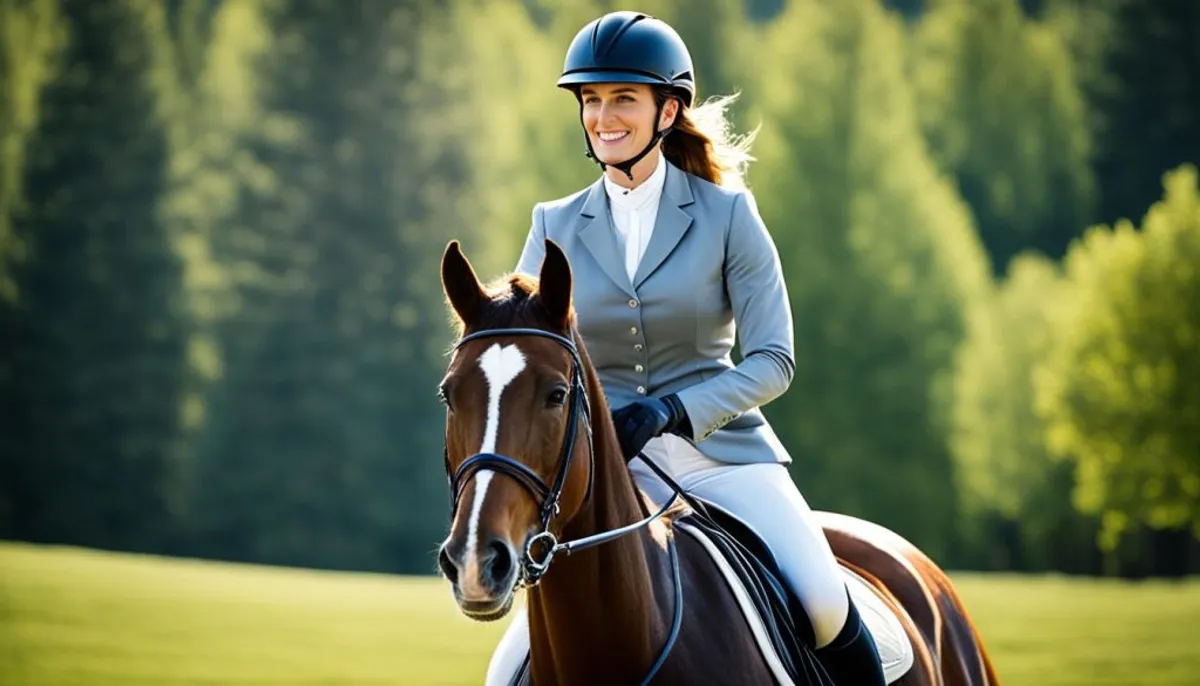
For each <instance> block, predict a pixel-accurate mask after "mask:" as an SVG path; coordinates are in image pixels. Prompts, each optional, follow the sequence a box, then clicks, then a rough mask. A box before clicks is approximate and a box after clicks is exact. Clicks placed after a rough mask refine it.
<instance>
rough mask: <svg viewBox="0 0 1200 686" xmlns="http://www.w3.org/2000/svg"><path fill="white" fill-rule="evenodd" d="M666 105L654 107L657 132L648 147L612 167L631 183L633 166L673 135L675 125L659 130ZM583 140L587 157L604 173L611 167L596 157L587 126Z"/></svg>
mask: <svg viewBox="0 0 1200 686" xmlns="http://www.w3.org/2000/svg"><path fill="white" fill-rule="evenodd" d="M576 96H577V97H578V92H577V93H576ZM665 104H666V100H663V101H662V102H661V103H659V104H657V105H655V107H654V128H655V131H654V136H653V137H651V138H650V142H649V143H647V144H646V147H645V148H642V151H641V152H639V153H638V154H636V155H634V156H633V157H631V158H629V159H627V160H625V161H624V162H617V163H616V164H613V165H611V166H613V167H615V168H616V169H620V170H621V171H623V172H625V176H628V177H629V180H630V181H633V166H634V165H635V164H637V163H638V162H641V161H642V158H643V157H645V156H646V155H649V154H650V151H651V150H653V149H654V146H655V145H657V144H658V142H659V141H660V140H662V139H664V138H666V137H667V134H669V133H671V130H672V129H673V128H675V125H674V124H671V125H669V126H667V128H665V129H663V130H661V131H659V130H658V122H659V121H660V120H661V119H662V111H663V105H665ZM579 122H580V124H583V98H582V97H580V98H579ZM583 140H584V142H585V143H587V152H586V153H584V154H585V155H587V157H588V158H590V159H591V160H592V161H593V162H595V163H596V164H598V165H600V170H601V171H604V169H605V168H606V167H608V166H609V165H607V164H605V163H604V162H601V161H600V158H599V157H597V156H596V151H595V150H594V149H593V148H592V137H591V136H589V135H588V132H587V126H586V125H585V126H584V129H583Z"/></svg>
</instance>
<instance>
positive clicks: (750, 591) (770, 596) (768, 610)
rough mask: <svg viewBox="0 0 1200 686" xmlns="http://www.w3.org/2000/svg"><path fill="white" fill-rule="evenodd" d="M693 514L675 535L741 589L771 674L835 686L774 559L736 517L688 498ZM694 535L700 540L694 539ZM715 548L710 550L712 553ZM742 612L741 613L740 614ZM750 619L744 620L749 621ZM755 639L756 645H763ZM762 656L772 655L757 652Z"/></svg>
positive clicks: (525, 682) (525, 684) (526, 681)
mask: <svg viewBox="0 0 1200 686" xmlns="http://www.w3.org/2000/svg"><path fill="white" fill-rule="evenodd" d="M686 499H687V500H688V502H689V503H690V504H691V505H692V511H691V512H689V513H686V514H683V515H681V516H679V517H677V518H676V519H675V526H676V528H677V529H680V530H683V531H686V532H687V533H688V534H690V535H692V536H696V537H697V538H698V540H701V542H702V544H703V545H705V547H708V548H709V551H710V553H713V554H714V557H718V556H719V557H718V562H721V561H723V562H724V564H722V567H724V568H726V570H727V571H726V573H727V574H728V573H729V572H728V569H732V573H733V574H734V575H736V577H737V580H738V581H739V582H740V586H741V587H742V588H743V589H745V592H746V594H747V595H748V596H749V601H750V602H751V603H752V604H753V611H754V612H755V613H756V614H757V615H758V618H759V619H760V620H761V624H762V627H763V629H764V630H765V633H766V640H767V641H769V642H770V645H771V648H773V652H774V655H768V656H767V657H768V661H772V660H773V659H777V660H778V663H777V664H773V665H772V666H773V668H775V669H776V670H779V669H782V670H783V671H784V672H786V674H787V676H788V680H789V681H790V682H791V683H792V684H811V685H812V686H836V685H835V684H834V682H833V680H832V679H831V678H830V677H829V675H828V674H826V672H825V670H824V669H823V668H822V667H821V665H820V663H819V662H818V661H817V659H816V657H815V656H814V655H813V648H812V644H813V641H814V638H813V633H812V624H811V622H810V621H809V619H808V615H807V614H806V613H805V611H804V608H803V607H802V606H801V604H800V601H799V599H798V598H796V596H795V594H794V593H793V592H791V591H790V590H789V589H788V586H787V584H786V583H784V582H783V581H782V578H783V577H782V576H781V574H780V572H779V568H778V565H777V564H776V562H775V557H774V556H773V555H772V554H771V552H770V551H769V550H768V549H767V547H766V546H765V545H764V544H763V542H762V540H761V539H760V538H759V537H758V535H757V534H755V533H754V532H753V531H752V530H751V529H750V528H749V527H747V526H746V525H745V524H744V523H743V522H742V521H741V520H739V519H738V518H737V517H735V516H733V515H731V514H729V513H727V512H725V511H724V510H722V509H721V508H719V507H717V506H715V505H713V504H712V503H710V502H706V501H703V500H700V499H698V498H696V496H695V495H692V494H687V495H686ZM697 534H699V536H698V535H697ZM714 548H715V550H714ZM744 609H745V608H744ZM748 619H749V617H748ZM762 640H763V639H762V637H761V636H760V643H761V642H762ZM762 647H763V649H764V653H770V652H772V651H770V650H767V647H766V646H762ZM509 683H510V684H511V686H529V685H530V684H531V676H530V673H529V655H528V654H526V656H525V659H524V660H523V661H522V663H521V666H520V667H519V668H518V670H517V672H516V673H515V674H514V675H513V678H512V680H511V681H510V682H509Z"/></svg>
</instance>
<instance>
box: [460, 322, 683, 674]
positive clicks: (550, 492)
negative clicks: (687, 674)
mask: <svg viewBox="0 0 1200 686" xmlns="http://www.w3.org/2000/svg"><path fill="white" fill-rule="evenodd" d="M497 336H541V337H543V338H549V339H550V340H552V341H555V342H556V343H558V344H559V345H561V346H563V347H564V348H566V350H567V352H569V353H570V354H571V387H570V391H569V394H570V396H571V397H570V405H568V406H567V407H568V410H567V412H568V414H567V433H566V436H565V437H564V439H563V448H562V454H561V456H560V459H559V468H558V473H557V474H556V475H555V478H554V483H553V485H549V486H548V485H547V484H546V482H545V481H544V480H543V479H542V477H541V476H540V475H538V473H537V472H535V471H533V470H532V469H530V468H529V467H527V466H525V465H524V464H522V463H521V462H520V461H518V460H515V459H513V458H511V457H509V456H507V455H501V454H499V453H490V452H489V453H476V454H474V455H472V456H471V457H469V458H467V459H466V460H465V461H464V462H463V463H462V464H461V465H459V466H458V469H457V470H454V471H453V472H452V471H451V470H450V454H449V449H448V447H447V448H444V449H443V458H444V460H445V466H446V475H447V478H448V481H449V487H450V494H451V498H452V504H451V510H450V516H451V517H452V518H453V516H454V513H455V512H457V511H458V502H459V499H460V497H461V496H462V491H463V489H464V488H465V486H466V484H467V483H468V482H469V481H470V479H471V477H472V476H474V475H475V473H476V472H478V471H479V470H480V469H492V470H495V471H497V472H500V473H502V474H505V475H506V476H508V477H510V478H512V479H513V480H515V481H516V482H517V483H518V484H520V485H521V486H522V487H523V488H524V489H525V490H526V491H528V492H529V493H530V495H532V496H533V498H534V500H535V501H538V502H539V503H540V506H539V508H540V513H541V530H540V531H539V532H538V533H537V534H535V535H533V536H531V537H530V538H529V540H528V541H526V543H525V552H524V556H523V557H522V558H521V577H520V579H519V580H518V581H517V586H516V588H515V589H514V592H516V591H517V590H520V589H521V588H532V587H534V586H536V585H537V584H538V582H540V581H541V579H542V576H543V575H545V573H546V571H547V570H548V569H549V568H550V563H551V561H553V559H554V556H555V555H556V554H558V553H564V554H567V555H570V554H571V553H572V552H574V551H576V550H585V549H587V548H591V547H593V546H597V545H600V544H602V543H607V542H609V541H612V540H615V539H617V538H620V537H622V536H625V535H627V534H630V533H633V532H635V531H637V530H638V529H642V528H644V527H646V526H648V525H649V524H650V523H651V522H653V521H654V520H656V519H658V518H660V517H662V515H663V514H664V513H666V511H667V510H668V509H669V508H670V507H671V506H672V505H673V504H674V503H675V501H676V499H677V498H678V497H679V496H680V495H681V494H683V497H684V499H685V500H687V501H688V502H689V503H692V502H693V501H692V499H691V498H688V497H687V495H686V494H684V493H683V489H681V488H680V487H679V485H678V484H676V483H675V482H674V480H672V479H670V477H668V476H667V475H666V474H665V473H664V472H663V471H662V470H661V469H660V468H659V467H658V465H655V464H654V462H653V461H652V460H650V459H649V458H647V457H646V456H645V455H643V454H642V453H638V457H640V458H642V461H643V462H645V463H646V464H647V465H649V466H650V467H651V469H653V470H654V471H655V472H656V473H658V475H659V476H660V478H663V479H664V480H666V482H667V483H668V484H669V485H670V486H671V488H672V489H673V490H674V493H672V495H671V498H670V499H669V500H668V501H667V503H666V504H665V505H663V506H662V508H660V509H659V510H658V511H657V512H655V513H654V514H651V515H649V516H647V517H645V518H643V519H641V520H639V521H636V522H634V523H632V524H627V525H625V526H622V527H619V528H616V529H611V530H609V531H602V532H600V533H597V534H593V535H591V536H585V537H583V538H579V539H575V540H573V541H565V542H559V541H558V539H557V537H556V536H555V535H554V533H553V532H551V531H550V523H551V522H552V521H553V520H554V518H555V517H556V516H558V514H559V510H560V508H559V499H560V498H561V497H562V490H563V486H564V484H565V483H566V480H567V472H568V471H569V469H570V467H571V459H572V458H573V457H574V454H575V436H576V434H577V433H578V428H579V420H580V414H582V415H583V422H584V426H585V428H586V429H587V438H588V440H587V444H588V456H589V459H590V464H589V466H588V484H587V490H586V493H585V495H584V499H585V502H586V500H587V499H590V498H591V496H592V486H593V481H594V475H595V471H596V446H595V442H594V439H593V436H592V421H591V406H590V404H589V402H588V398H587V390H586V388H585V387H584V384H583V362H582V360H581V359H580V357H579V351H578V349H576V347H575V342H574V341H572V340H571V339H569V338H567V337H565V336H561V335H559V334H556V333H553V332H551V331H545V330H543V329H536V328H514V329H485V330H482V331H476V332H475V333H472V334H469V335H467V336H463V337H462V338H461V339H459V341H458V342H457V343H456V344H455V346H454V349H455V350H456V351H457V350H458V349H459V348H461V347H462V346H463V345H464V344H465V343H468V342H469V341H474V340H478V339H481V338H490V337H497ZM542 542H544V543H545V545H546V552H545V553H544V555H543V556H542V558H541V559H538V558H537V557H536V556H535V555H534V552H533V546H534V544H537V543H542ZM668 552H669V554H670V555H669V556H670V560H671V573H672V577H673V581H674V587H675V610H674V618H673V619H672V622H671V631H670V633H669V634H668V635H667V640H666V642H665V644H664V645H663V649H662V651H661V652H660V653H659V655H658V659H657V660H655V662H654V664H653V665H652V666H651V668H650V671H649V672H648V673H647V674H646V676H645V677H644V678H643V679H642V682H641V683H642V684H648V683H649V682H650V680H651V679H653V678H654V676H655V675H656V674H657V673H658V671H659V669H660V668H661V667H662V665H663V663H665V662H666V659H667V655H669V654H670V652H671V648H672V647H674V645H675V639H676V638H678V636H679V629H680V626H681V625H682V623H683V584H682V583H680V578H679V553H678V551H677V550H676V544H675V539H674V537H671V538H670V539H668Z"/></svg>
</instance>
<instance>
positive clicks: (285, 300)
mask: <svg viewBox="0 0 1200 686" xmlns="http://www.w3.org/2000/svg"><path fill="white" fill-rule="evenodd" d="M262 12H263V17H264V20H263V25H265V26H267V27H269V29H270V34H271V35H270V38H269V39H268V49H267V50H265V51H263V52H262V53H261V54H260V55H259V56H258V58H257V59H255V60H254V62H253V64H252V68H251V76H250V77H249V80H250V81H251V82H252V83H254V84H255V92H256V93H257V96H256V100H257V105H256V108H257V111H259V112H260V114H259V115H258V117H257V122H255V124H254V125H253V126H252V127H251V128H250V130H248V131H246V132H245V133H244V134H243V135H242V136H241V137H240V138H239V139H238V144H237V148H238V149H240V150H244V151H245V153H246V156H247V158H248V161H247V164H246V165H245V168H244V169H241V170H239V180H240V184H239V186H238V189H237V190H238V195H237V198H236V204H235V210H234V213H233V214H232V216H231V217H230V218H229V220H228V222H227V224H226V226H225V227H223V228H222V230H221V232H220V234H219V236H215V237H214V243H213V245H214V251H215V255H216V258H217V260H218V262H219V263H220V264H221V265H222V267H223V268H224V269H225V270H226V271H227V272H228V273H230V274H231V275H232V276H233V278H234V279H235V288H236V291H235V292H236V301H237V304H238V307H237V310H236V311H235V312H234V313H233V314H232V315H230V316H229V317H227V318H225V319H223V320H222V321H221V323H220V324H219V326H218V331H219V332H220V342H221V350H222V359H223V365H222V366H223V376H222V379H221V381H220V383H219V385H218V386H217V387H215V388H214V389H213V393H212V395H211V396H210V399H209V403H210V405H209V411H208V413H207V414H208V420H207V422H206V424H205V427H204V432H203V434H202V435H201V436H200V440H199V444H198V453H199V465H198V471H197V473H196V478H195V481H194V488H195V493H196V508H197V510H196V511H197V517H198V519H197V529H196V531H197V545H198V549H199V550H200V551H202V552H205V553H207V554H212V555H218V556H222V557H233V558H237V559H247V560H256V561H261V562H269V563H279V564H298V565H319V566H331V567H353V568H360V569H364V568H369V569H387V570H398V571H407V572H413V571H428V570H430V569H431V565H432V564H433V560H432V557H431V555H430V551H432V550H434V549H435V548H436V545H437V542H438V540H439V539H440V537H442V536H444V534H445V531H444V527H445V521H446V520H445V517H446V493H445V475H444V474H443V473H442V461H441V447H442V425H443V419H442V410H441V407H440V405H438V403H437V402H436V399H435V398H434V395H433V390H434V388H435V386H436V381H437V379H438V378H439V377H440V376H441V375H442V374H443V373H444V370H445V359H444V357H443V352H444V350H445V349H446V345H447V343H448V330H447V327H446V319H447V318H446V312H445V309H444V303H443V298H442V295H441V289H440V282H439V279H438V264H439V257H440V255H441V252H442V250H443V249H444V247H445V244H446V241H447V240H449V239H450V238H452V237H460V238H464V239H466V242H467V244H468V245H471V244H472V243H473V241H474V240H476V239H479V240H486V239H483V238H480V237H481V236H483V235H484V233H485V232H486V231H488V230H489V229H490V227H488V226H486V225H483V224H481V221H482V219H481V217H480V216H479V211H478V206H477V204H476V201H475V199H474V197H473V195H472V192H471V190H472V186H471V184H472V182H473V179H474V171H475V170H474V169H473V168H472V166H471V164H470V162H471V157H470V156H469V151H470V150H472V148H473V147H474V146H475V144H476V140H477V139H475V138H474V135H475V133H474V131H473V130H472V126H473V124H474V122H476V121H478V118H479V117H480V116H485V115H484V114H481V112H482V111H481V110H480V105H479V103H478V101H477V100H476V99H475V98H474V87H475V85H476V77H475V75H474V74H472V73H470V71H469V70H468V69H465V68H464V66H465V63H464V62H463V61H456V60H455V59H453V58H452V57H451V55H452V54H453V52H454V49H455V48H458V49H460V50H461V49H463V46H462V45H457V46H455V45H453V43H452V42H451V44H450V45H447V44H446V43H443V42H442V41H454V40H455V37H454V35H453V33H452V32H451V31H450V27H451V26H453V25H454V24H453V21H454V16H455V15H454V6H453V5H445V4H444V3H437V2H410V3H400V4H398V5H391V6H387V5H383V4H369V5H366V6H360V5H357V4H352V3H344V2H341V1H340V0H322V1H320V2H311V1H306V2H298V1H297V2H274V3H270V4H265V3H264V5H263V6H262ZM220 39H221V37H218V40H220ZM484 142H485V143H487V142H489V141H484Z"/></svg>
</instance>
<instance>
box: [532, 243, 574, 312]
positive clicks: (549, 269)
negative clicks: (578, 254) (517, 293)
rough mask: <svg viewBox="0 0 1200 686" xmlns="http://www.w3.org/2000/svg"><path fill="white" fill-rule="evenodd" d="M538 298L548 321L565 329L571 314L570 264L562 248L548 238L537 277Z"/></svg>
mask: <svg viewBox="0 0 1200 686" xmlns="http://www.w3.org/2000/svg"><path fill="white" fill-rule="evenodd" d="M538 297H539V298H541V301H542V305H543V307H545V308H546V314H547V315H548V316H549V317H550V320H551V321H552V322H553V323H554V324H556V325H558V326H560V327H562V328H564V329H565V328H567V318H568V317H569V316H570V313H571V264H570V262H568V261H567V256H566V254H564V253H563V251H562V248H560V247H558V244H557V243H555V242H554V241H552V240H550V239H549V238H547V239H546V256H545V258H543V259H542V271H541V274H540V276H539V277H538Z"/></svg>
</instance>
